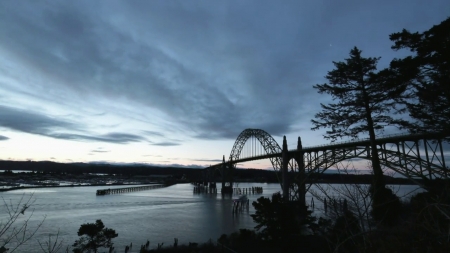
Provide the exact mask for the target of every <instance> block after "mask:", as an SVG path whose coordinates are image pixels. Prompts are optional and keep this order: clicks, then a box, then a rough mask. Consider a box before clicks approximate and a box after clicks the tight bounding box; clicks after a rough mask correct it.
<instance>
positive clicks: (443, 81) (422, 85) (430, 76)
mask: <svg viewBox="0 0 450 253" xmlns="http://www.w3.org/2000/svg"><path fill="white" fill-rule="evenodd" d="M390 39H391V41H393V42H394V43H395V44H394V45H393V46H392V49H394V50H400V49H409V50H410V51H411V52H412V53H414V55H413V56H408V57H405V58H403V59H394V60H393V61H392V62H391V69H392V71H395V72H397V73H399V74H400V73H401V75H399V76H401V77H402V78H403V79H404V81H409V83H410V90H411V92H412V94H414V95H415V97H416V99H415V100H412V101H409V103H407V106H408V109H409V113H410V116H411V117H412V118H413V119H415V120H416V122H413V123H412V124H408V125H407V126H408V128H409V130H410V131H411V132H443V131H448V129H450V18H447V19H446V20H444V21H443V22H441V23H440V24H439V25H435V26H433V27H432V28H431V29H429V30H427V31H425V32H423V33H419V32H415V33H411V32H409V31H408V30H405V29H403V31H402V32H399V33H393V34H391V35H390Z"/></svg>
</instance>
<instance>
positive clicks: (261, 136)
mask: <svg viewBox="0 0 450 253" xmlns="http://www.w3.org/2000/svg"><path fill="white" fill-rule="evenodd" d="M251 137H255V138H256V139H257V140H258V141H259V143H260V144H261V145H262V147H263V148H264V151H265V153H266V154H269V155H270V154H280V153H281V151H282V150H281V147H280V145H278V143H277V142H276V141H275V139H274V138H273V137H272V136H271V135H270V134H269V133H267V132H266V131H264V130H261V129H251V128H249V129H245V130H244V131H242V132H241V133H240V134H239V136H238V137H237V139H236V141H235V142H234V145H233V148H232V149H231V154H230V158H229V161H237V160H239V159H240V158H241V157H240V156H241V152H242V149H243V147H244V145H245V143H246V142H247V140H248V139H249V138H251ZM269 159H270V162H271V163H272V166H273V168H274V170H275V171H277V172H278V171H280V169H281V166H282V159H281V157H280V156H277V157H270V158H269Z"/></svg>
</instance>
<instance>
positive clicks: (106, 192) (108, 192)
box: [97, 184, 166, 196]
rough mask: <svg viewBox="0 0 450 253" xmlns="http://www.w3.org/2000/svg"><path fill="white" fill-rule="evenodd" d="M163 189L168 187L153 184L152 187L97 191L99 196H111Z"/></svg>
mask: <svg viewBox="0 0 450 253" xmlns="http://www.w3.org/2000/svg"><path fill="white" fill-rule="evenodd" d="M163 187H166V186H165V185H163V184H152V185H144V186H135V187H125V188H116V189H100V190H97V196H102V195H110V194H121V193H128V192H136V191H146V190H153V189H158V188H163Z"/></svg>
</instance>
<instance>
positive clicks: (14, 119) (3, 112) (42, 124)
mask: <svg viewBox="0 0 450 253" xmlns="http://www.w3.org/2000/svg"><path fill="white" fill-rule="evenodd" d="M0 126H2V127H6V128H9V129H13V130H17V131H21V132H25V133H31V134H39V135H46V136H48V135H50V134H51V133H52V132H53V131H55V130H61V129H77V128H78V126H77V125H76V124H73V123H71V122H67V121H64V120H60V119H56V118H52V117H49V116H46V115H43V114H38V113H33V112H30V111H26V110H23V109H17V108H13V107H7V106H2V105H0Z"/></svg>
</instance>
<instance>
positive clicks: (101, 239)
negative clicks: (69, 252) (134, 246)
mask: <svg viewBox="0 0 450 253" xmlns="http://www.w3.org/2000/svg"><path fill="white" fill-rule="evenodd" d="M78 236H81V237H80V238H79V239H78V240H76V241H75V243H74V244H73V247H75V248H74V249H73V252H76V253H81V252H95V253H96V252H97V250H98V248H101V247H105V248H109V247H111V246H112V245H113V243H112V242H111V239H113V238H115V237H117V236H118V234H117V233H116V231H115V230H114V229H110V228H106V227H105V225H103V222H102V221H101V220H97V221H96V222H95V223H86V224H82V225H81V226H80V229H79V230H78Z"/></svg>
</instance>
